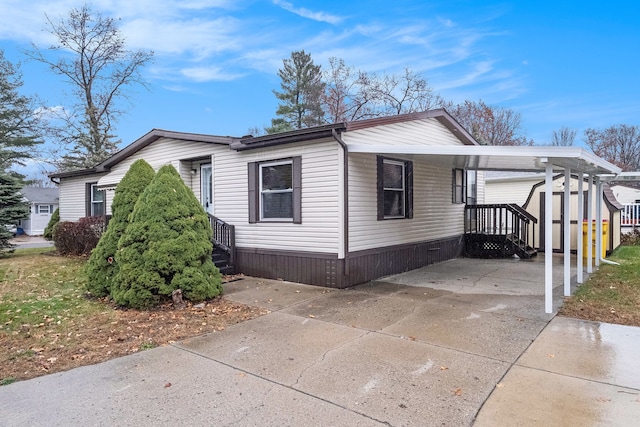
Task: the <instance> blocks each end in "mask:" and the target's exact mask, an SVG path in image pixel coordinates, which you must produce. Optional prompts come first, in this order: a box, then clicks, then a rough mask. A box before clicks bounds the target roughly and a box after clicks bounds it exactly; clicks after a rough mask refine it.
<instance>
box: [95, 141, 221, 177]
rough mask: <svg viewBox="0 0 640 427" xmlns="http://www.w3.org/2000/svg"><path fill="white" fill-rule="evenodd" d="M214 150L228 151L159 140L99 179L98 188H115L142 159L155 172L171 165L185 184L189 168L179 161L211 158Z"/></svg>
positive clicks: (189, 175) (189, 142)
mask: <svg viewBox="0 0 640 427" xmlns="http://www.w3.org/2000/svg"><path fill="white" fill-rule="evenodd" d="M216 148H220V149H223V150H225V151H226V150H229V147H227V146H226V145H217V144H208V143H205V142H191V141H182V140H176V139H169V138H160V139H158V140H157V141H154V142H153V143H151V144H149V145H147V146H146V147H144V148H143V149H141V150H140V151H138V152H137V153H134V154H133V155H131V156H129V157H127V158H126V159H124V160H123V161H121V162H120V163H118V164H117V165H114V166H113V168H112V169H111V170H110V171H109V174H108V175H105V176H104V177H102V178H101V179H100V181H99V182H98V185H99V186H100V187H110V186H111V187H115V186H116V185H117V184H118V183H119V182H120V180H121V179H122V177H124V175H125V174H126V173H127V171H128V170H129V167H131V165H132V164H133V162H135V161H136V160H138V159H144V160H145V161H146V162H147V163H149V164H150V165H151V167H152V168H153V169H154V170H155V171H157V170H158V169H160V167H161V166H163V165H166V164H172V165H173V166H174V167H175V168H176V170H177V171H178V172H179V173H180V176H182V179H183V180H184V181H185V183H187V184H189V183H190V181H191V178H192V177H191V168H190V166H191V165H190V163H191V162H188V163H189V165H185V164H184V163H185V162H181V161H180V159H191V158H196V157H204V156H211V155H212V154H213V152H214V151H215V150H216Z"/></svg>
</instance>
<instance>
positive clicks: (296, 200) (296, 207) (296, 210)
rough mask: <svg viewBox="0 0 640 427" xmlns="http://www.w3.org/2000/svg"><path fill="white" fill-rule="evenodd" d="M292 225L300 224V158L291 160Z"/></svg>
mask: <svg viewBox="0 0 640 427" xmlns="http://www.w3.org/2000/svg"><path fill="white" fill-rule="evenodd" d="M292 169H293V171H292V173H293V223H294V224H302V157H300V156H297V157H294V158H293V168H292Z"/></svg>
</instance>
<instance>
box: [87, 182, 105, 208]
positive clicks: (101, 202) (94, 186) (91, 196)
mask: <svg viewBox="0 0 640 427" xmlns="http://www.w3.org/2000/svg"><path fill="white" fill-rule="evenodd" d="M94 189H95V192H99V191H102V200H95V199H94V198H93V196H94ZM89 197H90V198H91V216H102V215H105V214H106V211H105V207H106V200H105V198H106V194H105V192H104V190H100V189H98V184H91V194H90V196H89ZM98 204H101V205H102V213H101V214H100V215H97V214H96V209H95V207H96V205H98Z"/></svg>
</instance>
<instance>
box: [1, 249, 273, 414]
mask: <svg viewBox="0 0 640 427" xmlns="http://www.w3.org/2000/svg"><path fill="white" fill-rule="evenodd" d="M86 262H87V260H86V258H82V257H64V256H59V255H57V254H56V253H55V250H54V249H53V248H41V249H18V250H16V251H15V253H13V254H7V255H6V256H5V257H2V258H0V386H3V385H7V384H11V383H12V382H14V381H20V380H25V379H29V378H34V377H37V376H40V375H46V374H48V373H52V372H60V371H65V370H68V369H72V368H76V367H79V366H85V365H90V364H94V363H99V362H103V361H105V360H109V359H111V358H114V357H119V356H124V355H127V354H131V353H135V352H137V351H141V350H149V349H152V348H154V347H158V346H163V345H167V344H169V343H172V342H175V341H178V340H182V339H185V338H188V337H193V336H196V335H201V334H205V333H213V332H216V331H222V330H224V329H225V328H226V327H227V326H228V325H232V324H235V323H239V322H242V321H245V320H248V319H252V318H254V317H257V316H261V315H263V314H265V313H266V310H262V309H258V308H255V307H249V306H245V305H242V304H237V303H234V302H231V301H227V300H225V299H224V298H214V299H212V300H209V301H205V302H204V303H203V304H198V306H197V307H196V306H193V305H192V304H188V305H187V307H185V308H184V309H182V310H178V309H175V308H174V307H173V305H172V304H171V302H170V300H169V299H168V300H167V302H166V303H164V304H162V305H160V306H159V307H157V308H155V309H152V310H132V309H128V310H123V309H119V308H118V307H116V306H115V305H114V304H112V303H111V302H110V301H109V300H108V299H106V298H105V299H91V298H89V297H88V296H87V293H86V283H85V281H86V279H85V275H84V273H83V271H82V270H83V267H84V265H85V264H86ZM0 424H2V423H1V422H0Z"/></svg>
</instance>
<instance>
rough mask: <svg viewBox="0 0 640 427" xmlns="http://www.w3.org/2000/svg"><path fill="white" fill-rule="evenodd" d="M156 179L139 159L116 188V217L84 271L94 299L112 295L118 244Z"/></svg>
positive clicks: (116, 267) (114, 214) (113, 207)
mask: <svg viewBox="0 0 640 427" xmlns="http://www.w3.org/2000/svg"><path fill="white" fill-rule="evenodd" d="M154 176H155V172H154V171H153V168H152V167H151V166H150V165H149V163H147V162H145V161H144V160H143V159H140V160H137V161H135V162H134V163H133V164H132V165H131V167H130V168H129V170H128V171H127V173H126V174H125V176H124V177H123V178H122V180H121V181H120V183H119V184H118V186H117V187H116V191H115V195H114V196H113V203H112V205H111V211H112V212H113V216H112V217H111V221H109V225H108V226H107V230H106V231H105V233H104V234H103V235H102V237H101V238H100V241H99V242H98V245H97V246H96V248H95V249H94V250H93V251H92V252H91V258H89V262H88V263H87V265H86V267H85V274H86V275H87V291H89V293H91V294H92V295H93V296H95V297H104V296H107V295H109V292H110V290H111V284H112V283H113V280H114V277H115V276H116V274H117V273H118V264H117V263H116V262H114V260H115V256H116V250H117V249H118V240H120V237H122V234H123V233H124V230H125V229H126V228H127V225H128V224H129V216H130V215H131V212H132V211H133V207H134V206H135V204H136V201H137V200H138V198H139V197H140V194H142V192H143V191H144V189H145V188H146V187H147V185H149V183H150V182H151V180H152V179H153V177H154Z"/></svg>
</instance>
